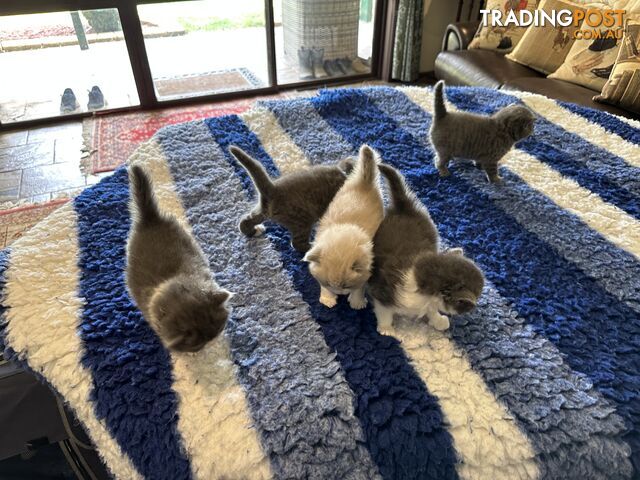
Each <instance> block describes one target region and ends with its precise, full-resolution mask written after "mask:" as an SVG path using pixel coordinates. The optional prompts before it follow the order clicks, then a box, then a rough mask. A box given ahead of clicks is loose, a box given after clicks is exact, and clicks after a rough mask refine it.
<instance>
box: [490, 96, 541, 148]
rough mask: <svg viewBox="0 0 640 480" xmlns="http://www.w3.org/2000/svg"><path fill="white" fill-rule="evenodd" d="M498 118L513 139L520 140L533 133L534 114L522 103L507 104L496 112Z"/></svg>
mask: <svg viewBox="0 0 640 480" xmlns="http://www.w3.org/2000/svg"><path fill="white" fill-rule="evenodd" d="M498 118H500V119H501V120H502V121H503V122H504V125H505V127H506V129H507V131H508V132H509V136H511V138H513V140H514V141H518V140H522V139H523V138H526V137H528V136H529V135H531V134H532V133H533V128H534V123H535V115H534V114H533V112H531V110H529V109H528V108H527V107H524V106H522V105H509V106H508V107H506V108H505V109H503V110H502V111H500V112H498Z"/></svg>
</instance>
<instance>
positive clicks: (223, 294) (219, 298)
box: [211, 290, 235, 303]
mask: <svg viewBox="0 0 640 480" xmlns="http://www.w3.org/2000/svg"><path fill="white" fill-rule="evenodd" d="M234 296H235V293H231V292H229V291H227V290H220V291H219V292H215V293H214V294H213V295H212V296H211V298H212V299H213V301H214V302H218V303H224V302H227V301H229V300H231V299H232V298H233V297H234Z"/></svg>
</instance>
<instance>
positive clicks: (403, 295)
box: [374, 269, 449, 335]
mask: <svg viewBox="0 0 640 480" xmlns="http://www.w3.org/2000/svg"><path fill="white" fill-rule="evenodd" d="M403 278H404V281H403V283H402V284H401V285H399V286H398V287H397V288H396V306H394V307H385V306H383V305H382V304H381V303H380V302H378V301H375V302H374V308H375V313H376V317H377V318H378V331H379V332H380V333H382V334H384V335H392V334H393V316H394V315H396V314H397V315H400V316H403V317H409V318H413V319H420V318H424V317H426V318H427V319H428V321H429V325H431V326H432V327H433V328H435V329H436V330H440V331H442V330H447V329H448V328H449V318H448V317H447V316H446V315H443V314H441V313H440V312H444V311H445V306H444V302H443V301H442V299H441V298H440V297H438V296H436V295H424V294H422V293H420V292H419V291H418V286H417V285H416V277H415V274H414V272H413V270H412V269H409V270H407V271H406V272H405V273H404V275H403Z"/></svg>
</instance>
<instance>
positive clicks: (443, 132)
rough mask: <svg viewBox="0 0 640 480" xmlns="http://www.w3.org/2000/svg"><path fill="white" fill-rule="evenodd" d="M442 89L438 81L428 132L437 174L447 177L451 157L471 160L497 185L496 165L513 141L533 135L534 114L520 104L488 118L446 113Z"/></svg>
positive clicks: (498, 179) (460, 113) (441, 83)
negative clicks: (434, 155) (434, 153)
mask: <svg viewBox="0 0 640 480" xmlns="http://www.w3.org/2000/svg"><path fill="white" fill-rule="evenodd" d="M443 89H444V82H443V81H440V82H438V83H437V84H436V86H435V89H434V100H433V110H434V115H433V121H432V123H431V130H430V132H429V134H430V138H431V143H432V144H433V148H434V149H435V151H436V158H435V164H436V168H437V169H438V171H439V172H440V175H441V176H443V177H446V176H448V175H449V169H448V165H449V161H450V160H452V159H453V158H456V157H459V158H467V159H471V160H475V162H476V165H477V166H478V167H479V168H482V169H483V170H484V171H485V173H486V175H487V178H488V179H489V181H490V182H493V183H499V182H500V181H501V180H502V179H501V178H500V176H499V175H498V162H499V161H500V160H501V159H502V158H503V157H504V156H505V155H506V154H507V152H509V150H511V148H512V147H513V145H514V144H515V143H516V142H518V141H519V140H522V139H523V138H525V137H528V136H529V135H531V134H532V133H533V128H534V122H535V115H534V114H533V113H532V112H531V110H529V109H528V108H527V107H524V106H522V105H509V106H508V107H506V108H503V109H502V110H500V111H498V112H496V113H494V114H493V115H491V116H483V115H476V114H473V113H467V112H448V111H447V107H446V105H445V101H444V93H443Z"/></svg>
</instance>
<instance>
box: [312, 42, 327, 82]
mask: <svg viewBox="0 0 640 480" xmlns="http://www.w3.org/2000/svg"><path fill="white" fill-rule="evenodd" d="M322 57H324V48H312V49H311V62H312V65H313V76H314V77H316V78H327V77H328V76H329V75H327V72H325V71H324V68H323V67H322Z"/></svg>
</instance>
